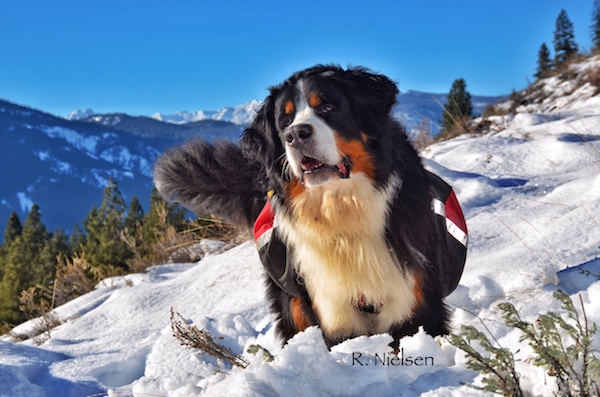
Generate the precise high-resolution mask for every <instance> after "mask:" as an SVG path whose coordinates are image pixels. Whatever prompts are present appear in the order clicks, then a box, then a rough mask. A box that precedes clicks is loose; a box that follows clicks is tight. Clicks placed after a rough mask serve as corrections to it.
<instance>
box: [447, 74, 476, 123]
mask: <svg viewBox="0 0 600 397" xmlns="http://www.w3.org/2000/svg"><path fill="white" fill-rule="evenodd" d="M472 116H473V104H472V101H471V94H470V93H469V91H467V83H466V82H465V80H464V79H462V78H461V79H456V80H454V83H452V87H451V88H450V93H449V94H448V100H447V102H446V104H445V105H444V113H443V116H442V118H443V119H442V124H443V128H444V132H446V133H450V131H452V130H453V129H455V128H456V127H461V128H463V129H466V122H467V121H468V120H469V119H470V118H471V117H472ZM463 132H464V131H463Z"/></svg>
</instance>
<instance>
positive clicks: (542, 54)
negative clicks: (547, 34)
mask: <svg viewBox="0 0 600 397" xmlns="http://www.w3.org/2000/svg"><path fill="white" fill-rule="evenodd" d="M537 64H538V66H537V70H536V72H535V77H536V78H537V79H543V78H544V77H547V76H548V73H549V72H550V70H551V69H552V60H551V59H550V50H548V46H547V45H546V43H543V44H542V46H541V47H540V51H539V52H538V61H537Z"/></svg>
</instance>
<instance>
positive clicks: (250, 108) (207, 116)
mask: <svg viewBox="0 0 600 397" xmlns="http://www.w3.org/2000/svg"><path fill="white" fill-rule="evenodd" d="M260 107H261V102H260V101H257V100H252V101H250V102H248V103H246V104H243V105H240V106H236V107H225V108H222V109H219V110H210V111H204V110H198V111H196V112H187V111H181V112H176V113H174V114H163V113H156V114H154V115H153V116H152V118H154V119H156V120H159V121H164V122H167V123H173V124H184V123H192V122H195V121H201V120H220V121H229V122H231V123H234V124H238V125H248V124H250V123H251V122H252V119H254V116H255V115H256V112H257V111H258V109H260Z"/></svg>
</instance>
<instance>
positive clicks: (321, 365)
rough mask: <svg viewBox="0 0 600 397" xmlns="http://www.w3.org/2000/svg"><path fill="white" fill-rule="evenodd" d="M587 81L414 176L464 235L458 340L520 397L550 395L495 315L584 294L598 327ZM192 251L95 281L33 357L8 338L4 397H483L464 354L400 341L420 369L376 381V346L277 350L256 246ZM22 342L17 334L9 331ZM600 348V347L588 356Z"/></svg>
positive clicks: (0, 375) (555, 86) (299, 343)
mask: <svg viewBox="0 0 600 397" xmlns="http://www.w3.org/2000/svg"><path fill="white" fill-rule="evenodd" d="M599 69H600V58H599V57H596V58H593V59H591V60H588V61H587V62H585V63H582V64H580V65H576V66H574V67H573V70H575V71H576V72H577V74H578V76H579V78H576V79H561V78H559V77H553V78H549V79H546V80H543V81H542V82H540V83H539V85H537V86H536V87H534V89H533V90H531V91H528V92H525V93H523V94H522V95H521V96H520V98H519V99H518V103H514V102H506V103H504V104H502V105H501V106H498V111H499V112H500V113H502V111H503V109H514V108H516V113H506V114H498V115H496V116H491V117H489V118H488V119H487V120H486V123H488V124H489V125H490V130H489V131H488V132H487V133H485V134H483V135H481V136H460V137H458V138H455V139H452V140H449V141H446V142H442V143H438V144H436V145H433V146H431V147H429V148H428V149H426V150H425V152H424V153H423V156H424V158H425V164H426V166H427V167H428V168H429V169H431V170H433V171H435V172H436V173H438V174H439V175H441V176H443V177H444V178H445V179H446V180H447V181H448V182H450V183H451V184H452V185H453V186H454V188H455V190H456V193H457V195H458V198H459V200H460V201H461V203H462V205H463V209H464V210H465V215H466V218H467V222H468V226H469V232H470V233H469V234H470V245H469V254H468V258H467V264H466V267H465V272H464V274H463V277H462V280H461V283H460V285H459V287H458V288H457V290H456V291H455V292H454V293H453V294H452V295H450V297H449V298H448V302H449V304H450V307H451V309H452V311H453V314H454V316H453V320H454V329H455V330H457V329H458V328H459V326H460V325H462V324H465V325H473V326H475V327H477V328H479V329H482V321H483V322H484V323H485V325H486V327H487V330H486V331H485V332H490V333H491V334H492V335H493V337H494V338H495V340H497V341H498V343H499V344H500V345H501V346H503V347H505V348H508V349H510V350H511V351H512V352H514V353H515V354H516V359H517V361H516V366H517V370H518V371H519V373H520V374H521V379H520V380H521V385H522V387H523V388H524V389H525V391H526V392H527V393H529V395H532V396H549V395H553V394H554V393H555V392H556V391H557V386H556V382H555V379H554V378H553V377H551V376H548V375H547V374H545V373H544V371H543V369H541V368H539V367H535V366H534V365H533V360H532V356H533V353H532V349H531V348H530V347H529V346H528V345H527V344H526V343H520V342H519V338H520V331H517V330H514V329H510V328H507V327H505V326H503V325H502V324H501V323H502V321H501V318H500V313H499V310H498V308H497V305H498V303H500V302H505V301H509V302H511V303H513V304H514V305H515V306H516V307H517V308H518V309H519V310H520V311H521V316H522V317H523V319H524V320H526V321H534V320H535V319H536V317H537V316H538V315H539V314H540V313H545V312H548V311H558V310H559V306H560V304H559V303H558V302H557V301H556V300H554V299H553V298H552V292H553V291H555V290H556V289H557V287H561V288H565V290H566V291H568V292H569V293H570V294H577V293H580V296H581V301H582V302H583V304H584V305H585V310H586V316H587V317H586V319H587V321H588V322H589V324H590V325H591V323H593V322H595V323H596V324H600V281H598V276H594V274H599V272H598V270H597V269H598V268H600V246H599V244H600V227H598V225H599V224H600V212H599V211H598V208H600V110H599V109H600V95H598V94H599V91H600V90H599V87H598V81H597V80H591V81H587V79H586V76H587V75H588V74H589V73H590V72H589V71H590V70H591V71H594V70H595V71H597V70H599ZM594 81H595V82H594ZM515 99H516V98H515ZM90 146H92V147H94V145H93V144H92V143H90ZM96 147H97V146H96ZM203 244H204V248H205V251H206V252H208V255H207V256H206V257H205V258H204V259H203V260H201V261H200V262H198V263H189V264H166V265H163V266H157V267H154V268H151V269H149V271H148V272H147V273H145V274H136V275H129V276H126V277H120V278H113V279H109V280H105V281H103V282H102V283H100V285H98V286H97V287H96V289H95V290H94V291H93V292H91V293H89V294H87V295H84V296H82V297H80V298H77V299H75V300H73V301H71V302H69V303H67V304H65V305H64V306H62V307H60V308H58V309H57V313H58V316H59V318H60V319H61V320H62V321H63V323H62V325H60V326H58V327H57V328H55V329H54V330H53V331H52V338H51V339H50V340H49V341H47V342H46V343H44V344H43V345H41V346H34V345H33V344H32V342H31V341H25V342H21V343H13V342H9V341H8V339H9V338H6V337H5V338H4V341H0V383H1V384H2V391H1V393H6V394H7V395H23V396H25V395H27V396H49V397H55V396H57V397H58V396H65V395H72V396H79V395H92V394H96V393H97V394H98V395H108V396H130V395H132V396H148V395H159V396H223V395H228V396H282V395H285V396H316V395H329V396H350V395H353V396H359V395H382V396H383V395H402V396H405V397H417V396H429V397H433V396H466V395H468V396H488V395H490V394H489V393H485V392H483V391H481V390H477V389H475V388H471V387H470V386H467V385H465V384H469V383H474V384H476V385H481V378H480V377H479V376H478V375H477V374H476V373H475V372H473V371H471V370H469V369H467V367H466V364H465V357H464V355H463V354H462V353H461V352H460V351H458V350H457V349H455V348H454V347H452V346H450V345H449V344H448V342H447V341H446V340H445V339H443V338H440V339H437V340H434V339H433V338H431V337H430V336H428V335H426V334H424V333H419V334H417V335H415V336H413V337H408V338H405V339H403V340H402V342H401V346H402V348H403V355H404V356H403V357H404V358H408V357H409V356H410V357H411V358H413V359H415V358H419V357H421V358H431V361H427V362H428V364H425V365H408V364H407V362H406V361H405V362H404V364H403V365H378V364H377V362H378V361H377V359H376V356H375V354H378V355H379V356H380V357H381V355H383V354H384V353H387V351H388V348H387V343H388V342H389V341H390V340H391V339H390V337H389V336H385V335H379V336H372V337H360V338H356V339H353V340H349V341H347V342H345V343H343V344H341V345H339V346H336V347H334V348H332V349H331V351H328V350H327V348H326V347H325V345H324V344H323V342H322V339H321V335H320V332H319V330H318V329H316V328H310V329H309V330H307V331H306V332H303V333H300V334H298V335H297V336H296V337H295V338H293V339H292V340H291V341H290V343H289V344H288V345H286V346H285V347H284V348H282V347H280V346H279V343H278V341H277V340H276V338H275V336H274V327H273V318H272V316H271V314H270V313H269V310H268V307H267V303H266V302H265V300H264V298H263V284H262V282H261V279H260V274H261V272H262V265H261V264H260V261H259V258H258V256H257V254H256V251H255V248H254V246H253V244H252V243H251V242H247V243H245V244H242V245H240V246H237V247H235V248H232V249H229V250H226V251H224V252H221V250H222V249H224V248H225V247H223V246H222V245H219V244H217V243H209V242H204V243H203ZM582 264H586V265H587V266H590V267H596V270H593V271H591V272H588V273H585V272H578V271H577V269H576V268H574V267H575V266H578V265H582ZM566 275H570V276H571V280H568V277H566ZM573 278H574V279H575V282H574V283H573V282H572V281H573ZM568 281H571V282H570V283H568ZM573 298H575V299H579V298H578V297H577V296H576V295H573ZM577 302H579V300H577ZM170 307H173V308H174V309H175V310H176V311H178V312H180V313H181V314H183V315H184V316H185V317H186V318H187V319H189V322H190V323H193V324H194V325H196V326H197V327H200V328H203V329H205V330H207V331H209V332H210V333H211V335H213V336H214V338H215V340H216V341H218V342H219V343H221V344H223V345H225V346H226V347H228V348H230V349H231V350H233V352H235V353H237V354H242V355H243V356H244V357H245V358H246V359H247V360H248V361H249V363H250V364H249V366H248V367H247V368H246V369H240V368H231V367H230V366H229V365H227V364H224V363H223V362H220V361H218V360H216V359H214V358H212V357H210V356H207V355H204V354H201V353H200V352H198V351H195V350H191V349H188V348H185V347H183V346H180V345H179V342H178V341H177V340H176V339H175V338H174V337H173V336H172V330H171V327H170V322H169V309H170ZM576 307H578V308H579V304H577V305H576ZM567 321H570V320H567ZM31 327H32V323H31V322H29V323H25V324H22V325H21V326H19V327H17V328H16V329H15V330H14V331H15V332H16V333H26V332H28V331H29V330H30V329H31ZM482 330H483V329H482ZM599 339H600V334H598V333H597V334H596V335H595V340H596V344H595V348H596V349H598V348H600V341H599ZM253 344H259V345H261V346H262V347H264V348H266V349H268V350H269V351H270V352H271V353H273V355H274V356H275V360H274V361H273V362H271V363H267V362H265V361H263V359H262V356H261V354H259V355H257V356H255V355H252V354H250V353H247V352H246V350H247V348H248V347H249V346H250V345H253ZM357 355H360V356H357ZM357 357H360V360H359V362H357V361H356V358H357ZM361 360H362V361H361ZM414 362H415V361H414V360H413V363H414ZM396 364H398V362H396Z"/></svg>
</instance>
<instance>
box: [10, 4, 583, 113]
mask: <svg viewBox="0 0 600 397" xmlns="http://www.w3.org/2000/svg"><path fill="white" fill-rule="evenodd" d="M592 7H593V0H576V1H568V0H562V1H560V0H518V1H516V0H504V1H497V0H496V1H491V0H420V1H400V0H396V1H372V2H367V1H354V0H345V1H336V2H329V3H328V2H325V1H324V0H320V1H313V0H303V1H285V0H278V1H271V0H268V1H228V0H220V1H200V0H198V1H191V0H180V1H178V0H174V1H169V2H167V1H153V0H145V1H142V0H139V1H135V0H131V1H126V0H119V1H117V0H102V1H99V0H86V1H83V0H77V1H71V0H64V1H63V0H55V1H46V0H37V1H33V0H18V1H12V0H2V1H0V98H3V99H6V100H10V101H12V102H16V103H19V104H23V105H27V106H31V107H34V108H37V109H41V110H44V111H48V112H51V113H54V114H57V115H63V116H64V115H66V114H67V113H69V112H70V111H72V110H74V109H81V108H92V109H94V110H95V111H96V112H101V113H104V112H126V113H130V114H134V115H151V114H153V113H156V112H163V113H173V112H175V111H179V110H188V111H193V110H200V109H202V110H212V109H218V108H221V107H224V106H235V105H240V104H242V103H246V102H249V101H250V100H252V99H259V100H262V99H264V97H265V95H266V94H267V90H266V89H267V87H269V86H271V85H275V84H277V83H279V82H280V81H282V80H283V79H285V78H286V77H287V76H289V75H290V74H291V73H293V72H294V71H296V70H299V69H302V68H304V67H308V66H311V65H313V64H315V63H337V64H341V65H342V66H347V65H364V66H367V67H369V68H370V69H372V70H374V71H377V72H381V73H384V74H386V75H388V76H390V77H391V78H392V79H393V80H395V81H396V82H397V83H398V85H399V87H400V90H401V91H407V90H409V89H416V90H421V91H428V92H441V93H445V92H448V91H449V89H450V86H451V84H452V82H453V81H454V80H455V79H456V78H459V77H462V78H464V79H465V80H466V82H467V88H468V90H469V91H470V92H471V93H472V94H476V95H501V94H507V93H510V92H511V91H512V90H513V89H522V88H525V87H526V85H527V82H528V79H529V80H532V79H533V77H532V75H533V73H534V71H535V67H536V60H537V52H538V49H539V47H540V45H541V44H542V43H543V42H546V43H547V44H548V46H549V47H550V48H552V36H553V32H554V27H555V21H556V17H557V16H558V14H559V12H560V10H561V9H562V8H564V9H565V10H566V11H567V13H568V15H569V17H570V19H571V21H572V22H573V24H574V26H575V36H576V37H575V39H576V41H577V42H578V44H579V45H580V46H582V47H583V48H584V49H588V50H589V48H590V45H591V44H590V37H589V36H590V35H589V27H590V25H591V15H592Z"/></svg>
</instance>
